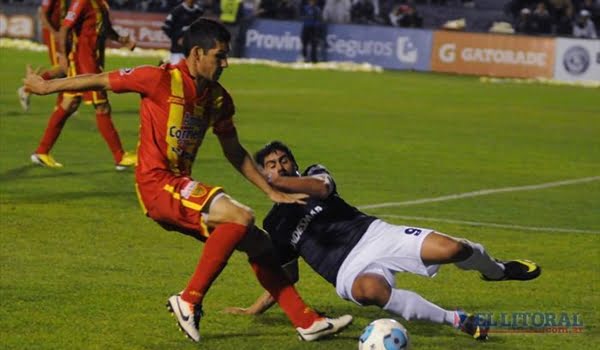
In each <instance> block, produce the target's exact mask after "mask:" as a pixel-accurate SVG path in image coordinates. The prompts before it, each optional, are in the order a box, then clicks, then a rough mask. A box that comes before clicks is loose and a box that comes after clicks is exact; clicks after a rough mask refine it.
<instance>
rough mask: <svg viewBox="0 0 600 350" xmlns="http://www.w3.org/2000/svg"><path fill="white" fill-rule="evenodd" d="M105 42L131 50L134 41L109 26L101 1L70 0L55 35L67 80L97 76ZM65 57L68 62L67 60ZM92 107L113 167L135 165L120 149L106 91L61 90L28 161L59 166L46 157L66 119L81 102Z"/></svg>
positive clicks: (60, 61)
mask: <svg viewBox="0 0 600 350" xmlns="http://www.w3.org/2000/svg"><path fill="white" fill-rule="evenodd" d="M107 39H111V40H114V41H117V42H119V43H120V44H121V45H124V46H126V47H128V48H130V49H132V50H133V48H134V47H135V41H134V40H132V39H131V38H130V37H129V36H120V35H119V34H118V33H117V32H116V31H115V29H114V28H113V27H112V24H111V23H110V18H109V9H108V4H107V3H106V1H105V0H72V1H71V4H70V6H69V9H68V11H67V14H66V15H65V18H64V19H63V21H62V25H61V26H60V29H59V34H58V54H57V55H58V60H59V64H60V65H61V67H62V69H63V70H64V71H66V72H67V75H68V76H69V77H73V76H77V75H81V74H96V73H101V72H102V71H103V67H104V47H105V43H106V40H107ZM67 56H68V59H67ZM82 100H83V101H84V102H85V103H86V104H93V105H94V108H95V110H96V126H97V127H98V130H99V131H100V134H102V137H103V138H104V140H105V141H106V143H107V144H108V147H109V149H110V151H111V153H112V156H113V159H114V164H115V168H116V169H117V170H124V169H126V168H127V167H132V166H133V165H134V164H135V161H136V156H135V154H133V153H128V152H125V151H124V150H123V146H122V145H121V139H120V138H119V134H118V132H117V130H116V128H115V126H114V125H113V122H112V117H111V107H110V104H109V102H108V97H107V95H106V91H104V90H102V89H98V90H90V91H84V92H82V91H65V92H63V98H62V101H61V103H60V104H59V105H57V106H56V108H55V109H54V111H53V112H52V115H51V116H50V120H49V121H48V126H47V127H46V130H45V131H44V135H43V136H42V139H41V140H40V143H39V145H38V147H37V149H36V150H35V152H34V153H33V154H32V155H31V161H32V162H33V163H34V164H38V165H41V166H45V167H50V168H61V167H62V166H63V165H62V164H61V163H59V162H57V161H56V160H55V159H54V157H52V156H51V155H50V151H51V150H52V147H53V146H54V144H55V143H56V141H57V140H58V137H59V136H60V133H61V132H62V129H63V127H64V125H65V123H66V122H67V119H68V118H69V117H70V116H71V115H72V114H73V113H74V112H75V111H76V110H77V108H79V105H80V103H81V101H82Z"/></svg>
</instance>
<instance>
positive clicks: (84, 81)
mask: <svg viewBox="0 0 600 350" xmlns="http://www.w3.org/2000/svg"><path fill="white" fill-rule="evenodd" d="M23 85H24V86H25V89H27V91H29V92H31V93H33V94H36V95H47V94H52V93H55V92H62V91H86V90H110V83H109V81H108V73H100V74H83V75H78V76H75V77H71V78H63V79H53V80H44V79H43V78H42V77H41V76H40V75H38V70H35V71H34V70H33V69H31V66H30V65H27V71H26V74H25V78H24V79H23Z"/></svg>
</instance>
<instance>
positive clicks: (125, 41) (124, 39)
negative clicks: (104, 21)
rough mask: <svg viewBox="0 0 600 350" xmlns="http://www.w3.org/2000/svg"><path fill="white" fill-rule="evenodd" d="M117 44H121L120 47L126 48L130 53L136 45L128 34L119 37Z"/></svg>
mask: <svg viewBox="0 0 600 350" xmlns="http://www.w3.org/2000/svg"><path fill="white" fill-rule="evenodd" d="M119 43H121V45H123V46H125V47H126V48H128V49H129V50H130V51H133V50H134V49H135V46H136V44H137V43H136V42H135V39H134V38H132V37H131V36H130V35H129V34H127V35H126V36H121V37H119Z"/></svg>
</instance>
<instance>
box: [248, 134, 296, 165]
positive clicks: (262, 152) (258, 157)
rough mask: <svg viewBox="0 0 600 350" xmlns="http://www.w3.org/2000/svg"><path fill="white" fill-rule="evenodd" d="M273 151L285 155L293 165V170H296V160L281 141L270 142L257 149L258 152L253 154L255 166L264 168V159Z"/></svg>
mask: <svg viewBox="0 0 600 350" xmlns="http://www.w3.org/2000/svg"><path fill="white" fill-rule="evenodd" d="M275 151H281V152H283V153H285V154H286V155H287V156H288V158H290V160H291V161H292V163H294V170H296V171H297V170H298V163H296V158H294V154H293V153H292V150H291V149H290V148H289V147H288V146H287V145H286V144H285V143H283V142H281V141H271V142H269V143H267V144H266V145H264V147H263V148H261V149H259V150H258V151H256V153H254V161H255V162H256V164H258V165H260V166H264V162H265V157H266V156H268V155H269V154H271V153H273V152H275Z"/></svg>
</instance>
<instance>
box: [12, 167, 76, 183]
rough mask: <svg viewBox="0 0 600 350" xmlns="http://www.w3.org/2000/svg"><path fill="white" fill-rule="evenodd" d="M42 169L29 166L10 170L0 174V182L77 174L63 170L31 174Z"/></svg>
mask: <svg viewBox="0 0 600 350" xmlns="http://www.w3.org/2000/svg"><path fill="white" fill-rule="evenodd" d="M35 169H40V166H39V165H35V164H28V165H22V166H20V167H18V168H14V169H9V170H7V171H5V172H3V173H0V181H10V180H21V179H28V178H34V177H35V178H37V177H63V176H71V175H75V174H76V173H74V172H72V171H63V170H55V169H42V170H45V171H46V173H43V174H31V171H32V170H35Z"/></svg>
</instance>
